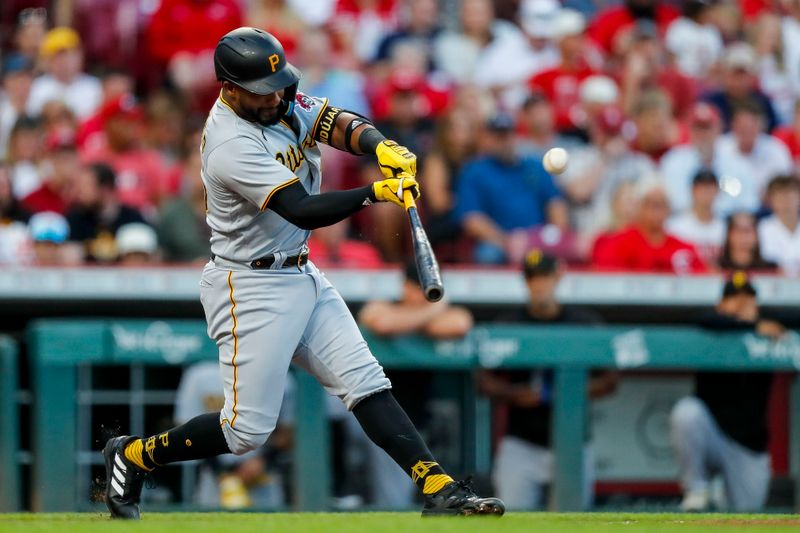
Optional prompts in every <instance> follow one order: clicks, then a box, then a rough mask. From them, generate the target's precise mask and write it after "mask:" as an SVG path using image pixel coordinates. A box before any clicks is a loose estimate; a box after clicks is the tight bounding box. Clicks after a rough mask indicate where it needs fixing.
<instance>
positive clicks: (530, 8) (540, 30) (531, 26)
mask: <svg viewBox="0 0 800 533" xmlns="http://www.w3.org/2000/svg"><path fill="white" fill-rule="evenodd" d="M560 9H561V6H560V5H559V3H558V2H557V1H556V0H523V1H522V4H521V5H520V6H519V20H520V24H521V25H522V29H523V30H525V33H527V34H528V35H529V36H531V37H533V38H535V39H551V38H552V37H553V20H554V19H555V16H556V14H557V13H558V11H559V10H560Z"/></svg>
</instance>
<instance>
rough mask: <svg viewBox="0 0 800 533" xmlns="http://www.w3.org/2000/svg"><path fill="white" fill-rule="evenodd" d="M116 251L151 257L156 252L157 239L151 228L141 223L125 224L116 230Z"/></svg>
mask: <svg viewBox="0 0 800 533" xmlns="http://www.w3.org/2000/svg"><path fill="white" fill-rule="evenodd" d="M116 240H117V251H118V252H119V255H120V256H124V255H127V254H135V253H139V254H147V255H152V254H154V253H156V252H157V251H158V237H157V236H156V232H155V230H154V229H153V228H151V227H150V226H148V225H147V224H142V223H141V222H133V223H130V224H125V225H124V226H122V227H120V228H119V229H118V230H117V235H116Z"/></svg>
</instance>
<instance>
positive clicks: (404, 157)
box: [375, 139, 417, 178]
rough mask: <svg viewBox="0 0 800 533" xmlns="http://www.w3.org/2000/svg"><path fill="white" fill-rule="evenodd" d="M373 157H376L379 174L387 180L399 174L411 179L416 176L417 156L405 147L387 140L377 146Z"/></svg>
mask: <svg viewBox="0 0 800 533" xmlns="http://www.w3.org/2000/svg"><path fill="white" fill-rule="evenodd" d="M375 155H377V156H378V166H379V167H380V169H381V173H383V175H384V176H386V177H387V178H396V177H397V176H398V175H399V174H400V173H405V174H409V175H410V176H412V177H413V176H416V175H417V156H415V155H414V154H413V153H411V151H409V149H408V148H406V147H405V146H400V145H399V144H397V143H396V142H394V141H390V140H388V139H387V140H384V141H381V142H380V144H378V147H377V148H375Z"/></svg>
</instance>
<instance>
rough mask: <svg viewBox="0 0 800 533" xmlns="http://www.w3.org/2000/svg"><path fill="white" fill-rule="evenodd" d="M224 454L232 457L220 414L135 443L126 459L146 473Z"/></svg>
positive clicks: (210, 414) (196, 418) (214, 414)
mask: <svg viewBox="0 0 800 533" xmlns="http://www.w3.org/2000/svg"><path fill="white" fill-rule="evenodd" d="M223 453H230V449H229V448H228V443H227V442H226V441H225V435H224V434H223V433H222V426H221V425H220V423H219V413H207V414H204V415H200V416H196V417H194V418H192V419H191V420H189V421H188V422H186V423H185V424H183V425H181V426H178V427H176V428H172V429H170V430H169V431H167V432H165V433H160V434H158V435H153V436H152V437H149V438H146V439H139V440H135V441H133V442H131V443H130V444H128V446H126V447H125V457H127V458H128V459H129V460H131V461H133V462H134V463H135V464H137V465H138V466H140V467H142V468H144V469H146V470H152V469H153V468H155V467H156V466H162V465H165V464H168V463H175V462H178V461H191V460H194V459H206V458H209V457H215V456H217V455H222V454H223Z"/></svg>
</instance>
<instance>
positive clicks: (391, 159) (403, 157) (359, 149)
mask: <svg viewBox="0 0 800 533" xmlns="http://www.w3.org/2000/svg"><path fill="white" fill-rule="evenodd" d="M313 137H314V140H316V141H318V142H322V143H324V144H327V145H328V146H333V147H334V148H338V149H339V150H346V151H348V152H350V153H352V154H356V155H366V154H375V156H376V157H377V159H378V167H379V168H380V169H381V173H383V175H384V176H386V177H387V178H397V177H401V176H411V177H414V176H416V174H417V156H415V155H414V154H413V153H411V151H410V150H409V149H408V148H406V147H405V146H400V145H399V144H397V143H396V142H394V141H392V140H389V139H387V138H386V137H385V136H384V135H383V134H382V133H381V132H380V131H378V129H377V128H376V127H375V126H373V125H372V122H370V121H369V119H368V118H366V117H362V116H361V115H358V114H356V113H353V112H351V111H346V110H344V109H339V108H337V107H332V106H326V107H325V108H324V109H323V110H322V112H321V113H320V115H319V119H318V120H317V122H316V124H315V125H314V128H313Z"/></svg>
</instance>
